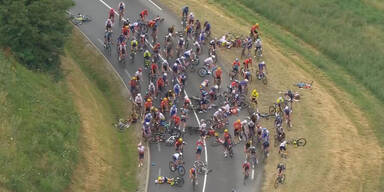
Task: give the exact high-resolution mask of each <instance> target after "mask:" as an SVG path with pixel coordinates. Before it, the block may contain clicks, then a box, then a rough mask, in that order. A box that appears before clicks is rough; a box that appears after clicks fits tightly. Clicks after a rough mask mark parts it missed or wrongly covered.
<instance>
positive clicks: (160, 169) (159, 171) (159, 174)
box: [159, 167, 161, 176]
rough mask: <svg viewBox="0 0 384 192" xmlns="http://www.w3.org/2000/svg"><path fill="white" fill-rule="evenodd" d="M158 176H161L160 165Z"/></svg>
mask: <svg viewBox="0 0 384 192" xmlns="http://www.w3.org/2000/svg"><path fill="white" fill-rule="evenodd" d="M159 176H161V167H160V168H159Z"/></svg>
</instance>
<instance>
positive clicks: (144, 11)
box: [139, 9, 148, 21]
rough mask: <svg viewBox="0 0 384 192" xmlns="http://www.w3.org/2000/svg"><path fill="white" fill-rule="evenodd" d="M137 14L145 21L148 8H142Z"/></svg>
mask: <svg viewBox="0 0 384 192" xmlns="http://www.w3.org/2000/svg"><path fill="white" fill-rule="evenodd" d="M139 16H140V18H141V20H142V21H145V17H146V16H148V10H146V9H144V10H143V11H141V12H140V14H139Z"/></svg>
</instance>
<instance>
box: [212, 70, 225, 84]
mask: <svg viewBox="0 0 384 192" xmlns="http://www.w3.org/2000/svg"><path fill="white" fill-rule="evenodd" d="M222 74H223V71H222V70H221V67H218V68H217V69H216V71H215V78H214V83H215V84H216V83H217V85H218V86H220V84H221V75H222Z"/></svg>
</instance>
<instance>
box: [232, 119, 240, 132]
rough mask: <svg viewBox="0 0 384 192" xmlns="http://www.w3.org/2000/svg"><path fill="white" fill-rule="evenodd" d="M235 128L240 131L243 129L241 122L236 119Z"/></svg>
mask: <svg viewBox="0 0 384 192" xmlns="http://www.w3.org/2000/svg"><path fill="white" fill-rule="evenodd" d="M233 128H234V129H235V130H236V131H239V130H240V129H241V122H238V121H235V122H234V123H233Z"/></svg>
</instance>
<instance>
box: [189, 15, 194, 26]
mask: <svg viewBox="0 0 384 192" xmlns="http://www.w3.org/2000/svg"><path fill="white" fill-rule="evenodd" d="M194 21H195V16H194V14H193V13H192V12H191V13H190V14H189V16H188V24H189V25H191V24H193V22H194Z"/></svg>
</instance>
